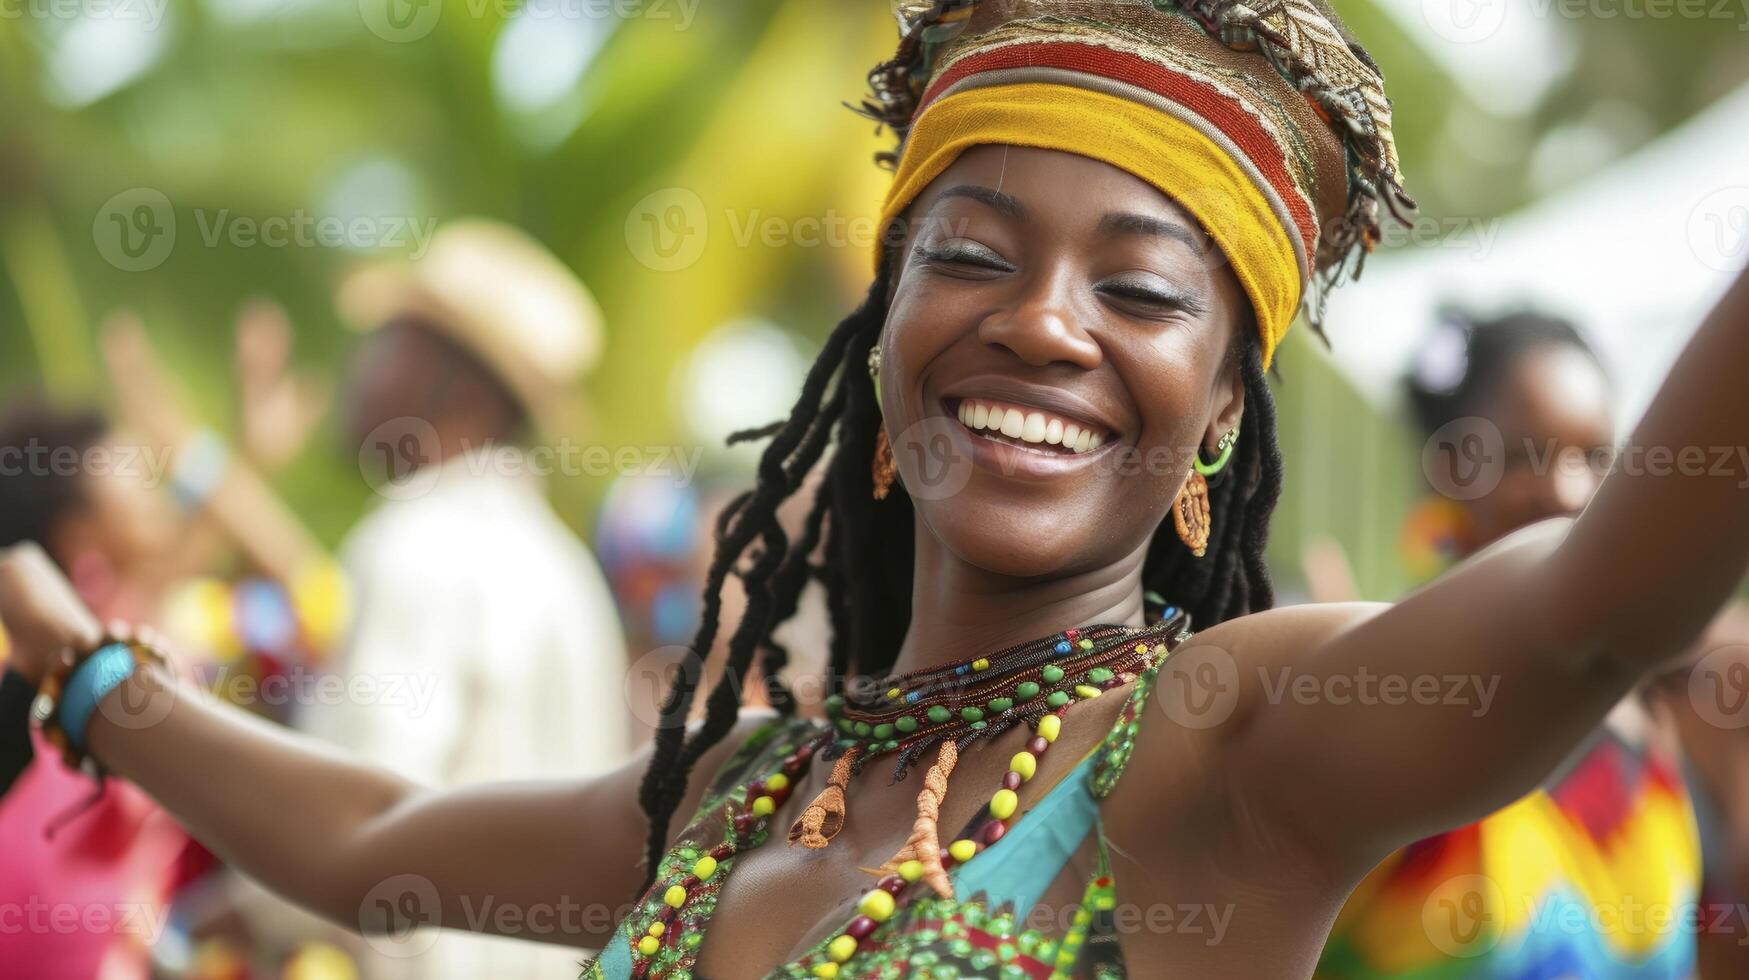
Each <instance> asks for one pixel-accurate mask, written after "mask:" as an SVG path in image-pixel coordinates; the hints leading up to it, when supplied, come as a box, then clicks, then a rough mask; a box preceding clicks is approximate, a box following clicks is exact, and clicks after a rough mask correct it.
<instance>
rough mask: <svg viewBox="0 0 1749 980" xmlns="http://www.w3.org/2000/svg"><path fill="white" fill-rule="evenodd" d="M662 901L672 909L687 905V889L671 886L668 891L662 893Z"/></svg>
mask: <svg viewBox="0 0 1749 980" xmlns="http://www.w3.org/2000/svg"><path fill="white" fill-rule="evenodd" d="M662 901H664V902H667V903H668V905H669V906H670V907H672V908H679V907H681V906H682V905H685V904H686V889H684V888H682V887H680V886H679V885H669V886H668V890H667V891H665V892H663V893H662Z"/></svg>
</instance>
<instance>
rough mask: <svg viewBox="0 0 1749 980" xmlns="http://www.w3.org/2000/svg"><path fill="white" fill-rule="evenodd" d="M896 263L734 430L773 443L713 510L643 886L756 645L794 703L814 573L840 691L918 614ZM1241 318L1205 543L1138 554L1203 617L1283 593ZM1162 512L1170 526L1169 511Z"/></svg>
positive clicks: (1271, 460)
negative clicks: (816, 478) (893, 449)
mask: <svg viewBox="0 0 1749 980" xmlns="http://www.w3.org/2000/svg"><path fill="white" fill-rule="evenodd" d="M897 264H898V250H897V249H896V248H894V247H889V248H887V249H886V250H885V252H884V255H883V257H882V260H881V263H880V267H879V270H878V272H877V274H876V276H875V280H874V283H873V284H872V285H871V286H870V287H869V291H868V295H867V296H866V297H865V298H864V299H863V302H862V305H861V306H859V307H857V309H856V310H855V311H854V312H852V313H851V314H850V315H849V316H847V317H845V318H844V320H843V321H841V322H840V323H839V324H838V326H837V327H836V328H835V329H834V330H833V331H832V333H831V334H830V335H828V336H827V338H826V341H825V344H824V346H823V348H822V349H821V351H820V356H819V357H818V359H816V360H815V361H814V363H813V365H812V367H810V368H809V370H808V373H807V377H806V379H805V380H804V381H803V383H802V390H801V395H800V396H799V397H798V398H797V399H796V404H795V408H794V409H793V410H792V411H791V413H790V416H789V418H787V419H785V420H784V421H782V422H779V423H776V424H774V425H771V426H767V427H765V428H762V429H756V430H749V431H747V432H741V433H736V434H735V435H734V436H731V437H730V441H731V442H738V441H743V440H745V439H753V438H769V439H770V440H771V442H770V444H769V445H768V446H767V447H766V449H765V451H764V453H763V454H762V455H761V457H760V461H759V468H758V478H757V481H756V482H755V484H754V487H753V489H752V490H750V491H747V492H745V493H743V494H741V495H740V496H739V497H737V498H735V499H734V500H733V501H732V502H731V503H729V505H728V506H727V507H725V508H724V510H723V513H722V515H721V516H720V517H719V519H718V521H717V526H716V552H715V556H714V557H713V559H712V561H711V564H710V570H709V572H708V573H707V576H706V580H705V585H704V604H703V611H702V615H701V619H700V623H699V628H698V633H697V635H696V636H694V638H693V641H692V644H691V645H690V646H689V648H688V650H687V652H686V654H685V656H684V657H683V662H682V663H681V665H680V670H679V672H678V673H677V674H676V677H675V680H674V684H673V686H672V688H671V689H670V690H669V692H668V697H667V699H666V700H665V701H664V703H663V705H662V709H661V723H660V724H659V726H658V728H657V732H656V741H655V747H654V752H653V755H652V757H651V760H650V766H649V769H648V770H647V771H646V772H645V774H644V779H643V784H642V786H641V787H640V791H639V803H640V804H641V806H642V807H643V810H644V813H645V815H646V816H647V818H648V820H649V836H648V839H647V841H646V855H645V856H646V870H645V887H646V888H647V887H649V885H650V883H651V882H653V881H654V880H655V876H656V874H657V871H658V869H659V867H660V863H661V860H662V855H663V852H664V850H665V848H666V846H667V840H668V833H669V825H670V823H671V822H672V819H673V816H674V811H675V809H676V808H678V806H679V805H680V801H681V799H682V797H684V796H685V794H686V787H687V781H688V778H689V776H690V775H691V772H692V768H693V766H694V765H695V764H696V763H697V762H698V760H699V758H700V757H701V756H702V755H703V754H704V753H705V752H706V751H707V750H708V749H710V747H711V746H713V745H715V744H716V743H717V742H718V741H720V740H721V739H722V738H723V737H724V736H725V735H726V734H728V732H729V730H730V729H731V728H732V727H733V726H734V724H735V722H736V719H737V717H738V714H739V710H740V706H741V697H740V692H741V686H742V684H743V683H745V680H746V676H747V672H748V669H749V667H750V666H751V664H752V663H753V659H754V655H755V654H756V653H758V654H761V659H760V669H761V673H762V674H763V675H764V677H765V679H766V682H767V684H768V685H770V688H771V692H772V693H771V702H772V704H773V706H774V707H776V708H777V710H778V711H780V712H782V713H783V714H785V715H788V714H790V713H792V712H793V711H794V699H793V698H792V697H791V696H790V694H789V692H788V690H787V689H786V688H784V686H783V684H782V682H781V681H780V680H779V679H778V675H779V673H780V672H781V671H782V670H783V668H784V666H785V664H786V663H787V661H788V655H787V651H786V650H785V649H784V648H783V646H781V645H780V644H778V643H777V642H775V641H774V640H773V639H772V633H773V631H774V630H775V629H776V628H777V627H778V626H779V625H781V624H782V623H783V622H784V621H785V620H787V619H788V618H789V617H790V616H791V615H792V614H793V613H794V612H795V610H796V607H797V604H798V603H799V601H800V597H801V594H802V590H803V589H804V587H805V586H806V585H807V583H808V581H809V580H810V579H812V578H816V577H817V578H819V579H821V580H822V581H823V583H824V585H825V591H826V606H827V611H828V615H829V619H830V624H831V655H830V661H829V663H830V667H829V669H828V675H829V681H828V683H829V685H830V687H831V690H832V691H833V692H841V691H842V690H843V687H844V682H845V679H846V678H848V677H850V676H852V675H853V674H874V675H879V674H884V673H885V672H887V671H888V670H889V669H890V668H891V666H892V664H893V660H894V658H895V657H896V656H897V654H898V650H899V646H900V643H901V641H902V640H903V639H904V636H905V632H906V630H907V629H908V628H909V625H910V621H911V576H912V559H913V551H914V540H913V537H912V534H913V510H912V505H911V500H910V498H909V497H908V496H907V495H905V494H903V493H895V494H891V495H890V496H888V497H887V498H886V499H885V500H882V501H876V500H875V499H874V494H873V488H874V479H873V475H872V473H871V470H870V460H871V458H872V457H873V454H874V448H875V441H876V437H877V434H878V433H879V431H880V426H881V415H880V409H879V407H878V406H877V404H876V402H875V394H874V385H873V382H872V381H871V379H870V378H869V375H868V372H867V371H866V370H865V369H864V366H865V365H866V364H867V363H868V355H869V350H870V349H871V348H872V347H873V346H874V345H875V343H876V342H877V341H878V340H879V338H880V333H881V329H882V327H883V326H884V324H885V323H886V318H887V309H888V304H889V301H890V296H891V286H892V283H893V277H894V276H895V275H896V273H895V271H894V269H895V267H896V266H897ZM1241 333H1242V334H1243V340H1242V341H1241V343H1239V344H1236V345H1234V348H1233V358H1234V360H1235V361H1236V365H1234V366H1236V368H1237V370H1238V371H1239V372H1240V375H1241V377H1242V379H1243V383H1244V389H1245V409H1244V416H1243V420H1242V424H1241V430H1242V431H1243V433H1244V437H1243V438H1241V439H1240V440H1239V442H1238V444H1237V446H1236V447H1235V448H1234V450H1233V457H1232V459H1231V460H1230V461H1229V462H1228V465H1227V466H1226V467H1225V468H1224V469H1223V471H1222V472H1221V473H1220V474H1219V475H1218V476H1216V477H1214V478H1212V479H1211V481H1210V487H1209V506H1210V511H1211V514H1212V527H1211V529H1210V536H1209V548H1208V553H1207V555H1206V556H1205V557H1203V558H1196V557H1194V556H1192V555H1191V553H1190V551H1189V549H1187V548H1186V547H1184V545H1183V543H1182V542H1180V541H1179V540H1178V538H1177V536H1176V535H1175V534H1173V533H1172V532H1171V531H1170V530H1168V531H1167V532H1165V533H1158V532H1157V533H1155V535H1154V537H1153V541H1152V543H1151V544H1150V546H1149V549H1148V554H1147V558H1146V560H1145V562H1144V565H1143V569H1142V584H1143V587H1144V588H1146V589H1147V590H1149V591H1153V592H1157V593H1159V594H1160V595H1162V596H1165V597H1167V598H1168V599H1169V601H1171V602H1173V603H1175V604H1177V605H1178V606H1179V607H1181V608H1183V609H1185V610H1186V611H1188V612H1189V613H1190V615H1191V617H1192V621H1193V622H1197V623H1201V624H1205V625H1213V624H1216V623H1220V622H1224V621H1226V620H1228V619H1232V618H1234V617H1236V616H1240V615H1243V614H1244V613H1246V612H1250V611H1255V610H1261V609H1267V608H1269V607H1270V606H1271V605H1273V604H1274V598H1275V597H1274V591H1273V589H1272V588H1271V585H1270V580H1269V571H1268V569H1267V567H1266V566H1265V564H1264V557H1263V552H1264V544H1265V542H1266V540H1267V538H1268V533H1269V519H1270V515H1271V514H1272V513H1273V511H1274V510H1275V504H1276V500H1277V498H1278V497H1279V496H1280V493H1281V482H1282V463H1281V453H1280V451H1279V449H1278V448H1277V446H1276V424H1275V402H1274V399H1273V398H1272V397H1271V394H1270V391H1269V386H1268V383H1267V381H1266V379H1265V376H1264V369H1263V361H1262V342H1261V340H1260V339H1259V335H1258V332H1257V330H1256V329H1245V330H1242V331H1241ZM828 443H835V449H834V451H833V453H832V454H831V456H830V458H829V459H828V460H827V462H826V464H825V465H826V471H825V473H824V474H823V475H824V479H823V480H821V481H820V483H819V488H818V490H817V491H816V493H815V495H814V499H813V503H812V506H811V507H810V508H809V510H808V512H807V516H806V518H805V519H804V521H803V522H802V527H801V533H800V536H799V538H798V540H797V541H796V542H795V543H794V545H793V546H792V545H791V542H790V541H789V539H788V536H787V535H786V534H785V532H784V529H783V528H782V526H781V525H780V524H779V522H778V520H777V516H776V515H777V509H778V507H779V505H781V504H782V503H783V502H784V501H785V500H787V499H789V498H790V497H792V496H793V495H794V494H795V493H796V492H797V491H798V490H799V489H800V488H801V486H802V484H803V482H804V481H805V480H806V479H807V477H808V474H809V472H810V470H812V469H813V467H814V466H815V464H817V463H819V462H820V460H821V458H822V456H823V455H824V454H825V451H826V448H827V445H828ZM1165 524H1166V526H1167V527H1168V528H1170V524H1171V522H1170V521H1169V520H1168V521H1166V522H1165ZM822 540H823V542H824V556H825V558H824V562H823V564H822V565H821V566H814V565H813V564H812V563H811V556H812V555H813V554H814V553H815V551H816V550H818V549H819V548H820V546H821V544H822ZM730 575H735V576H736V577H738V578H740V579H741V580H742V582H743V583H744V585H745V587H746V593H747V607H746V613H745V614H744V615H743V617H742V619H741V621H740V623H739V624H737V625H736V627H735V631H734V633H733V635H732V636H731V637H730V639H729V643H728V655H727V663H726V665H725V668H724V670H723V672H722V675H721V677H720V678H719V679H718V681H717V683H716V685H715V687H714V688H713V689H712V690H711V692H710V695H709V698H708V700H707V702H706V709H705V716H704V721H703V723H702V725H701V726H700V727H699V729H698V731H697V732H696V733H695V734H693V735H692V736H691V737H690V738H689V737H687V731H686V719H687V718H688V716H689V713H690V711H691V708H692V704H693V700H694V698H695V697H696V695H697V693H698V686H699V679H700V678H701V677H702V676H703V674H704V670H703V666H704V658H705V657H706V656H707V654H708V653H709V651H710V650H711V649H712V646H713V644H714V643H715V641H716V639H717V633H718V630H719V627H720V625H721V624H720V614H721V607H722V595H721V592H722V587H723V583H724V582H725V581H726V580H727V579H728V577H729V576H730Z"/></svg>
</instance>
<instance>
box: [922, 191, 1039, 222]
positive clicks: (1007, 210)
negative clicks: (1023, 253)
mask: <svg viewBox="0 0 1749 980" xmlns="http://www.w3.org/2000/svg"><path fill="white" fill-rule="evenodd" d="M953 197H964V198H969V199H971V200H973V201H979V202H982V203H984V204H987V205H989V206H990V207H992V208H995V209H996V210H997V211H1000V212H1002V213H1003V214H1005V215H1007V216H1008V217H1010V218H1015V219H1022V220H1023V219H1025V218H1026V205H1024V204H1021V203H1020V202H1019V201H1018V200H1016V199H1015V198H1014V197H1012V196H1011V195H1008V194H1004V193H1002V192H1001V191H999V190H996V189H994V188H991V187H984V186H982V185H980V184H955V185H954V186H952V187H949V188H948V189H947V190H944V191H942V192H941V195H940V196H939V197H937V198H936V199H935V205H934V206H932V207H931V209H930V210H934V208H935V207H939V206H940V205H941V202H943V201H945V200H947V199H949V198H953Z"/></svg>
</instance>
